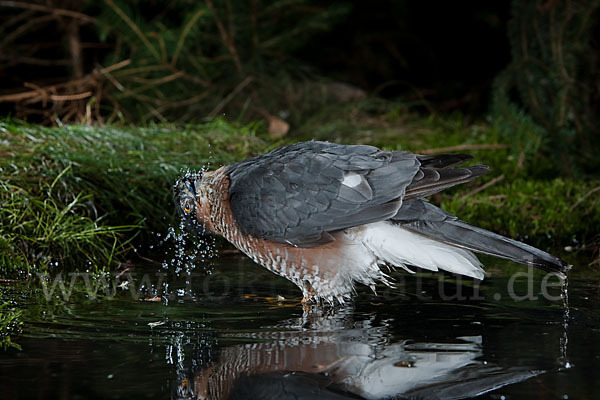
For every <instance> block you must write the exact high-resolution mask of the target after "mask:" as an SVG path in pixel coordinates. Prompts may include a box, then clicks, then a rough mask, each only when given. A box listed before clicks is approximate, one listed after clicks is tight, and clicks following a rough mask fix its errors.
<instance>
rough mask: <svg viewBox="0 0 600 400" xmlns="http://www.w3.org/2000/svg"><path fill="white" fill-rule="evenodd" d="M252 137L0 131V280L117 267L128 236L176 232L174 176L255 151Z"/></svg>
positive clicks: (15, 127) (19, 126)
mask: <svg viewBox="0 0 600 400" xmlns="http://www.w3.org/2000/svg"><path fill="white" fill-rule="evenodd" d="M257 128H258V125H256V124H251V125H246V126H236V125H232V124H228V123H226V122H224V121H222V120H215V121H213V122H210V123H206V124H200V125H193V126H184V127H175V126H149V127H145V128H133V127H122V128H116V127H102V128H100V127H91V126H78V125H73V126H63V127H56V128H47V127H42V126H36V125H29V124H26V123H24V122H22V121H14V120H8V119H7V120H2V121H0V154H3V157H2V158H1V159H0V203H1V204H2V207H1V210H0V254H1V256H0V271H4V273H6V271H7V270H14V269H20V270H25V269H28V268H30V267H31V266H41V267H48V266H50V265H56V264H57V263H58V264H59V265H64V266H66V267H69V268H73V267H81V266H85V267H86V268H88V267H94V268H100V269H102V268H105V267H106V266H110V265H112V264H114V263H115V262H117V261H122V257H121V256H122V255H123V254H124V252H126V251H127V250H128V249H130V248H131V246H130V244H131V240H132V238H133V237H134V236H135V235H140V234H141V235H140V236H141V237H142V238H145V237H147V236H145V235H144V234H145V233H148V232H150V231H165V230H166V229H167V227H169V226H170V225H172V224H173V223H174V222H175V218H176V213H175V208H174V207H173V204H172V192H171V187H172V185H173V183H174V181H175V179H176V178H177V177H178V176H179V175H181V174H182V171H184V170H187V169H197V170H199V169H201V168H203V167H215V166H220V165H221V164H225V163H230V162H233V161H234V160H237V159H240V158H245V157H248V156H251V155H254V154H257V153H259V152H261V151H263V150H264V149H265V148H266V145H265V142H264V141H263V140H262V139H259V138H258V137H256V136H255V131H256V129H257Z"/></svg>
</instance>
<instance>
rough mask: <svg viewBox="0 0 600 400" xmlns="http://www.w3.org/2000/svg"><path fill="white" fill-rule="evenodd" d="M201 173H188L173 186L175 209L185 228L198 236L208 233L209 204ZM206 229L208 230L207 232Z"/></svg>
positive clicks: (209, 223) (209, 227) (210, 226)
mask: <svg viewBox="0 0 600 400" xmlns="http://www.w3.org/2000/svg"><path fill="white" fill-rule="evenodd" d="M203 175H204V174H203V173H195V174H191V173H188V174H186V175H185V176H183V177H182V178H180V179H179V180H178V181H177V182H175V185H174V186H173V200H174V201H175V207H177V211H178V212H179V215H180V216H181V219H182V220H183V222H184V223H185V226H186V228H187V229H188V230H189V231H191V232H194V233H197V234H199V235H202V234H206V233H210V229H211V228H212V224H211V222H210V204H209V199H208V196H207V195H208V192H207V189H206V186H205V182H204V179H203V178H204V176H203ZM207 228H208V230H207Z"/></svg>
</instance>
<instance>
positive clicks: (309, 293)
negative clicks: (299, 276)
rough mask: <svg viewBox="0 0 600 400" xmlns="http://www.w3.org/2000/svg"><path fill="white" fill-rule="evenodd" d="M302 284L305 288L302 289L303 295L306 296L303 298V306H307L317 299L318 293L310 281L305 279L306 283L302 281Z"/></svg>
mask: <svg viewBox="0 0 600 400" xmlns="http://www.w3.org/2000/svg"><path fill="white" fill-rule="evenodd" d="M302 283H303V286H304V287H303V288H302V293H303V294H304V297H302V305H303V306H305V305H308V303H310V302H311V301H312V300H313V299H315V298H316V296H315V294H316V293H315V290H314V289H313V287H312V285H311V284H310V282H309V281H307V280H306V279H305V280H304V281H302Z"/></svg>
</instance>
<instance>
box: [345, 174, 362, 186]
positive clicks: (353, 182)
mask: <svg viewBox="0 0 600 400" xmlns="http://www.w3.org/2000/svg"><path fill="white" fill-rule="evenodd" d="M363 179H364V178H363V176H362V175H358V174H354V173H348V174H346V175H344V180H342V185H345V186H348V187H351V188H353V187H357V186H358V185H360V184H361V182H362V181H363Z"/></svg>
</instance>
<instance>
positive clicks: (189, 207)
mask: <svg viewBox="0 0 600 400" xmlns="http://www.w3.org/2000/svg"><path fill="white" fill-rule="evenodd" d="M183 211H184V212H185V213H186V214H189V213H190V212H191V211H192V205H191V204H190V202H189V201H186V202H185V203H183Z"/></svg>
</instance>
